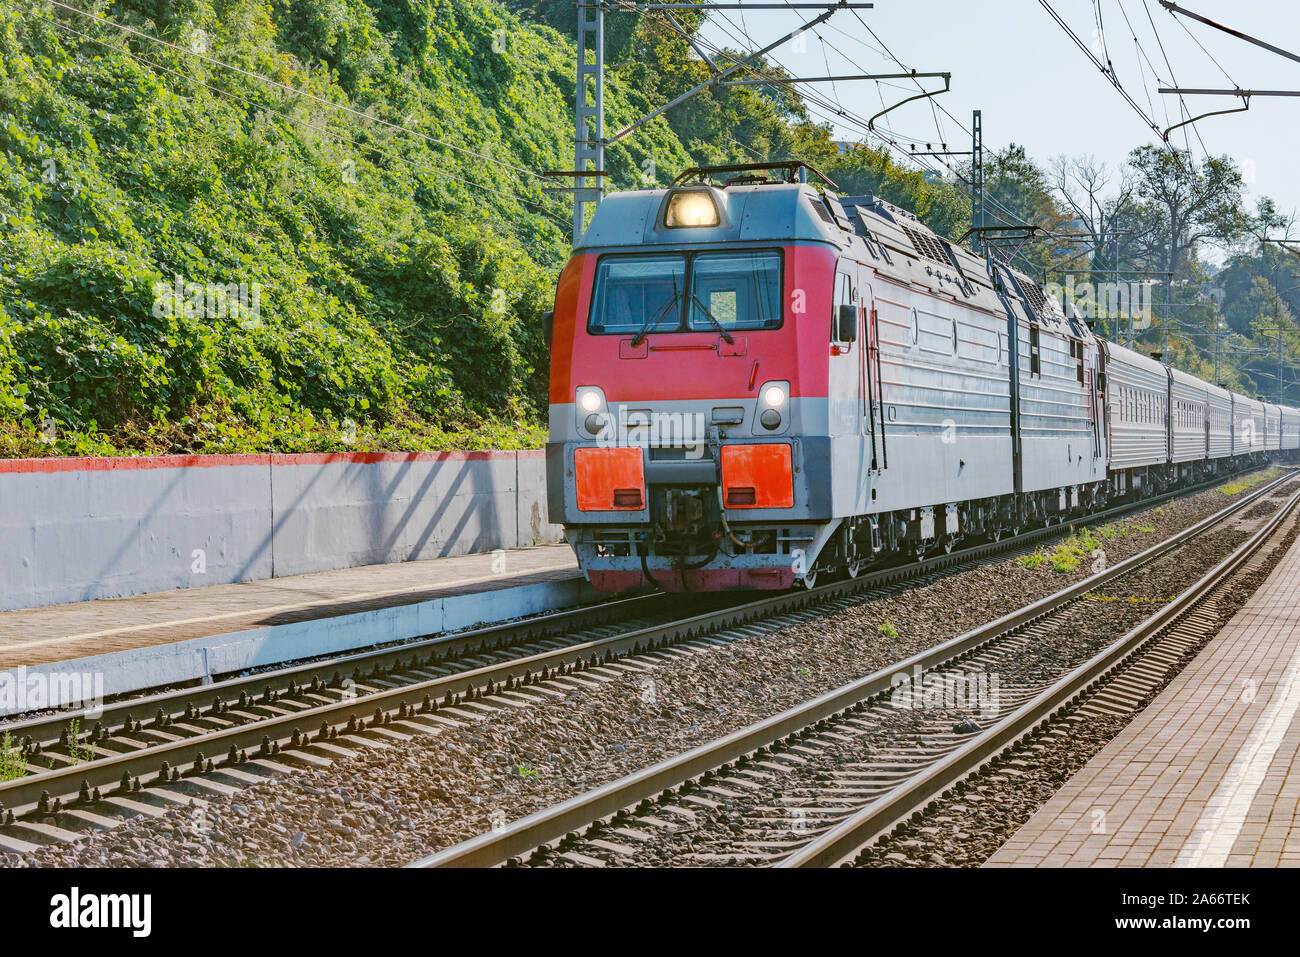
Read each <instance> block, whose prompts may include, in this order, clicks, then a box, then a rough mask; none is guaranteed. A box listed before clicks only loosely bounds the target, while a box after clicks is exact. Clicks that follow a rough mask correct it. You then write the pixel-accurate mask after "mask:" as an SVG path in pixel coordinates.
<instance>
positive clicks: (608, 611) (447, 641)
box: [0, 593, 663, 741]
mask: <svg viewBox="0 0 1300 957" xmlns="http://www.w3.org/2000/svg"><path fill="white" fill-rule="evenodd" d="M662 600H663V596H662V595H660V594H655V593H650V594H645V595H635V596H631V597H628V598H620V599H614V600H612V601H610V600H605V601H601V602H598V603H594V604H590V605H583V606H581V607H578V608H566V609H563V610H561V611H553V612H547V613H544V614H541V615H533V616H529V617H527V618H522V619H518V620H515V621H510V622H505V623H501V624H492V625H484V626H482V627H478V628H472V629H468V630H464V631H454V632H449V633H447V634H441V635H436V636H434V637H431V638H421V639H418V640H415V641H405V642H403V643H401V644H387V645H384V646H382V647H379V648H371V649H364V650H360V651H352V652H347V653H344V654H342V655H339V656H336V657H324V658H319V659H317V660H315V661H306V662H304V663H302V664H297V665H289V666H288V667H284V668H275V669H272V670H267V671H262V672H258V673H256V674H251V675H244V676H241V677H235V678H227V679H224V680H222V681H214V682H212V683H211V684H205V685H193V686H189V687H185V688H176V689H173V690H170V691H163V692H158V693H155V694H151V695H140V696H132V697H123V698H121V699H120V700H117V701H113V702H111V703H108V704H105V705H104V706H103V707H102V708H95V709H86V708H81V709H68V710H66V711H59V712H57V713H56V714H52V715H41V716H39V717H35V718H28V719H25V720H20V721H5V720H4V719H0V731H8V732H9V733H10V734H11V735H13V737H14V738H17V739H20V738H22V737H23V736H24V735H27V736H30V737H32V738H33V739H35V740H38V741H47V740H50V741H52V740H57V739H58V737H59V734H60V732H62V731H63V730H64V729H66V728H67V726H68V722H69V721H77V722H79V723H80V724H81V726H82V727H83V728H86V727H88V726H89V724H90V723H93V722H95V721H99V722H101V723H102V724H104V725H106V726H107V725H109V724H117V723H121V722H122V721H125V719H126V718H127V716H128V715H133V716H135V717H140V716H141V715H151V714H153V713H154V712H155V711H156V710H158V709H159V708H161V709H162V710H163V711H164V712H166V713H169V714H179V713H181V712H183V711H184V710H185V708H186V706H188V705H193V706H194V707H196V708H197V707H200V706H204V707H206V705H207V704H208V703H210V702H211V701H212V698H213V696H214V695H219V696H223V697H231V696H235V695H238V693H239V692H240V691H241V690H249V689H252V688H257V687H262V686H266V685H269V684H272V683H283V682H285V681H295V682H299V683H301V682H309V681H311V679H313V678H319V679H320V680H322V681H328V680H329V679H330V677H331V676H330V672H333V671H337V670H339V669H340V668H359V667H361V666H362V665H365V666H367V667H370V668H374V667H377V666H378V667H387V666H389V665H390V664H391V665H400V663H401V661H402V660H403V659H409V658H410V657H411V656H412V655H421V654H429V653H431V652H439V653H443V652H447V653H456V652H462V651H472V650H476V649H477V648H480V647H482V646H483V645H484V644H485V643H487V642H491V641H502V640H505V641H508V642H510V643H518V644H526V643H527V642H530V641H544V640H546V639H548V638H553V637H557V636H559V635H561V634H563V633H564V632H565V631H566V630H570V629H572V630H582V629H585V628H590V627H593V626H595V625H598V624H603V623H605V622H607V621H608V620H609V619H611V618H619V617H630V616H634V615H637V614H640V613H641V608H642V607H643V606H648V605H653V604H656V603H661V602H662Z"/></svg>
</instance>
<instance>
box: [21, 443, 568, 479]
mask: <svg viewBox="0 0 1300 957" xmlns="http://www.w3.org/2000/svg"><path fill="white" fill-rule="evenodd" d="M543 455H544V453H543V452H541V451H538V450H536V449H526V450H524V451H522V452H503V451H496V450H483V451H471V452H306V453H299V454H288V455H281V454H269V455H268V454H265V453H253V454H248V455H124V456H114V457H82V458H75V457H68V458H42V459H0V475H2V474H5V473H9V474H23V473H28V474H51V473H54V472H112V471H123V472H131V471H141V470H144V469H182V468H198V469H210V468H219V467H237V466H245V465H279V466H287V465H328V464H332V463H343V464H350V465H373V464H376V463H379V462H466V461H473V462H478V461H487V460H491V459H513V458H516V457H517V456H524V457H526V458H533V457H541V456H543Z"/></svg>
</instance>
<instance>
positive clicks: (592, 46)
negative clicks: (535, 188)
mask: <svg viewBox="0 0 1300 957" xmlns="http://www.w3.org/2000/svg"><path fill="white" fill-rule="evenodd" d="M604 77H605V8H604V5H603V3H602V0H578V83H577V96H576V100H575V108H574V116H573V131H574V136H573V169H574V171H575V172H576V173H577V178H576V179H575V180H574V183H573V185H574V187H575V189H574V190H573V242H574V245H577V243H578V240H579V239H580V238H581V237H582V233H583V231H584V230H585V229H586V228H587V207H588V206H591V207H592V208H593V209H594V208H595V206H596V204H597V203H599V202H600V200H601V198H602V197H603V196H604V193H605V190H604V187H603V186H602V184H601V180H600V178H601V177H602V176H604V175H605V82H604ZM591 173H595V174H596V175H594V176H593V175H590V174H591ZM588 180H590V181H591V183H590V185H589V184H588Z"/></svg>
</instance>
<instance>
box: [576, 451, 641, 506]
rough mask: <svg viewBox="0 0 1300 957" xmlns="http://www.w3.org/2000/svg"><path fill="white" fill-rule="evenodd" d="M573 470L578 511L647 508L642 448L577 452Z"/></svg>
mask: <svg viewBox="0 0 1300 957" xmlns="http://www.w3.org/2000/svg"><path fill="white" fill-rule="evenodd" d="M573 471H574V475H575V477H576V479H577V483H576V487H577V494H578V509H579V511H583V512H637V511H640V510H641V509H643V508H645V462H644V459H643V453H642V451H641V449H640V448H618V449H575V450H574V452H573Z"/></svg>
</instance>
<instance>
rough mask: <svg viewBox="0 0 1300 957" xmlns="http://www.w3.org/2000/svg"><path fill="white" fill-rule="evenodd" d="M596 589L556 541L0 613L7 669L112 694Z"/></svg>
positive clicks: (520, 611)
mask: <svg viewBox="0 0 1300 957" xmlns="http://www.w3.org/2000/svg"><path fill="white" fill-rule="evenodd" d="M592 597H594V593H593V592H591V590H590V588H589V586H587V585H586V584H585V582H583V580H582V578H581V573H580V572H579V570H578V565H577V561H576V560H575V558H574V555H573V551H572V549H570V548H569V546H568V545H567V544H561V545H543V546H536V547H531V548H518V549H509V550H500V551H497V552H492V553H484V554H476V555H458V556H455V557H450V558H435V559H427V560H422V561H411V562H400V563H393V564H385V565H367V566H362V567H357V568H346V569H340V570H337V571H327V572H315V573H312V574H306V575H293V576H287V577H284V578H272V579H266V580H261V581H250V582H240V583H236V584H228V585H211V586H205V587H199V588H188V589H181V590H174V591H166V592H157V593H153V594H147V595H137V596H133V597H128V598H111V599H98V600H95V601H86V602H77V603H73V604H66V605H51V606H47V607H44V608H29V609H19V610H15V611H5V612H0V672H3V671H11V670H13V669H17V668H23V669H26V670H27V671H31V670H33V669H41V668H50V667H55V668H57V667H60V666H67V665H70V663H74V662H75V663H76V667H77V668H78V669H83V668H94V669H99V670H101V671H104V673H105V677H106V679H107V684H106V688H105V693H106V694H113V693H119V692H122V691H127V690H138V689H139V688H140V687H148V686H151V685H153V684H161V683H165V682H168V681H179V680H190V679H193V678H204V677H210V676H211V675H213V674H223V673H228V672H231V671H236V670H239V669H242V668H247V667H256V666H261V665H266V664H275V663H279V662H283V661H290V660H293V659H294V658H297V657H303V656H305V655H310V654H325V653H332V652H336V651H341V650H346V649H348V648H352V647H366V646H368V645H371V644H381V643H384V642H387V641H400V640H403V639H406V638H414V637H419V636H421V635H429V634H439V633H441V632H444V631H450V630H457V629H460V628H465V627H471V626H473V625H476V624H487V623H493V622H497V621H505V620H509V619H511V618H517V617H521V616H523V615H530V614H538V613H541V612H544V611H550V610H555V609H558V608H564V607H572V606H573V605H576V604H581V603H583V602H584V601H588V600H591V598H592ZM124 669H125V671H126V672H131V673H132V674H133V677H130V678H127V677H126V675H125V673H124ZM116 679H123V680H125V682H126V684H123V683H122V681H119V680H116ZM142 681H147V682H149V684H142V683H141V682H142ZM128 684H133V685H135V687H127V686H126V685H128ZM3 713H4V712H3V709H0V714H3Z"/></svg>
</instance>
